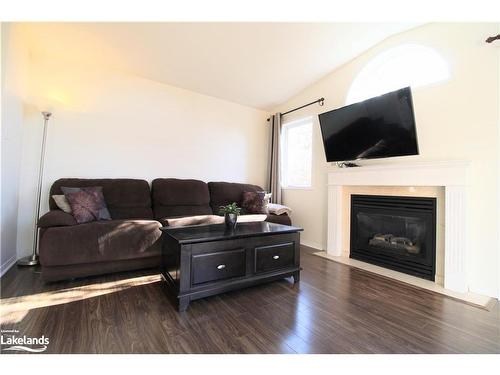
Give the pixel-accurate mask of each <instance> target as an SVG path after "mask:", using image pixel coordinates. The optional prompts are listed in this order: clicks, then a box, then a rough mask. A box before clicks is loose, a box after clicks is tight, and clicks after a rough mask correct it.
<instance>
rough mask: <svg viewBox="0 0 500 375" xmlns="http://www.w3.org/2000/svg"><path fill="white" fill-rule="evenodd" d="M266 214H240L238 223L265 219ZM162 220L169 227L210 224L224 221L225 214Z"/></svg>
mask: <svg viewBox="0 0 500 375" xmlns="http://www.w3.org/2000/svg"><path fill="white" fill-rule="evenodd" d="M266 218H267V216H266V215H260V214H259V215H240V216H238V220H237V222H238V223H249V222H253V221H264V220H266ZM162 222H163V223H164V224H165V225H166V226H168V227H183V226H186V225H210V224H222V223H224V216H218V215H197V216H186V217H179V218H173V219H163V220H162Z"/></svg>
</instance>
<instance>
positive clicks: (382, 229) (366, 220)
mask: <svg viewBox="0 0 500 375" xmlns="http://www.w3.org/2000/svg"><path fill="white" fill-rule="evenodd" d="M350 250H351V252H350V257H351V258H354V259H358V260H362V261H365V262H369V263H373V264H376V265H379V266H382V267H386V268H390V269H394V270H397V271H400V272H405V273H408V274H410V275H415V276H418V277H422V278H425V279H428V280H434V277H435V275H434V273H435V265H436V199H435V198H426V197H393V196H378V195H355V194H353V195H352V196H351V249H350Z"/></svg>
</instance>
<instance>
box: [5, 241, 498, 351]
mask: <svg viewBox="0 0 500 375" xmlns="http://www.w3.org/2000/svg"><path fill="white" fill-rule="evenodd" d="M301 265H302V267H303V271H302V274H301V281H300V283H298V284H297V285H293V283H292V281H291V280H289V279H284V280H280V281H277V282H274V283H270V284H265V285H261V286H257V287H253V288H248V289H244V290H240V291H236V292H231V293H226V294H222V295H219V296H215V297H210V298H206V299H202V300H198V301H194V302H192V303H191V304H190V307H189V309H188V310H187V311H186V312H184V313H178V312H177V311H176V309H175V307H174V306H173V304H172V302H171V298H170V297H169V296H168V294H167V292H166V289H165V287H164V285H163V282H162V281H161V279H160V278H159V276H158V274H157V273H156V272H154V271H151V270H150V271H141V272H128V273H120V274H114V275H107V276H102V277H93V278H87V279H82V280H73V281H67V282H59V283H52V284H44V283H42V282H41V280H40V274H39V270H37V269H33V268H18V267H16V266H14V267H13V268H12V269H11V270H9V271H8V272H7V274H6V275H4V277H2V279H1V287H0V290H1V311H2V313H1V314H2V315H1V316H0V318H1V319H2V324H1V328H2V329H4V330H6V329H16V330H18V331H19V335H27V336H31V337H38V336H41V335H45V337H49V339H50V343H49V345H48V349H47V351H46V353H500V306H499V305H500V304H499V303H498V302H496V304H495V305H494V306H493V308H492V310H490V311H487V310H484V309H480V308H477V307H474V306H470V305H467V304H465V303H463V302H460V301H456V300H453V299H450V298H448V297H445V296H442V295H439V294H434V293H431V292H428V291H424V290H420V289H416V288H414V287H411V286H409V285H406V284H403V283H400V282H397V281H393V280H389V279H386V278H383V277H380V276H377V275H375V274H371V273H369V272H366V271H362V270H358V269H355V268H351V267H349V266H346V265H343V264H339V263H335V262H332V261H328V260H326V259H323V258H320V257H317V256H315V255H312V252H311V251H310V250H309V249H307V248H303V253H302V259H301Z"/></svg>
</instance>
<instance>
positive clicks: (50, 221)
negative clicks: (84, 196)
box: [37, 210, 78, 228]
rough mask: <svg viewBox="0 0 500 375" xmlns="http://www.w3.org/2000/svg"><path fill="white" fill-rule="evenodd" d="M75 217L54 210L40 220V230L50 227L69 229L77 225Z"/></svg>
mask: <svg viewBox="0 0 500 375" xmlns="http://www.w3.org/2000/svg"><path fill="white" fill-rule="evenodd" d="M77 224H78V223H77V222H76V220H75V218H74V217H73V215H71V214H68V213H66V212H64V211H62V210H52V211H49V212H47V213H46V214H45V215H43V216H42V217H41V218H40V219H38V224H37V225H38V227H39V228H49V227H67V226H71V225H77Z"/></svg>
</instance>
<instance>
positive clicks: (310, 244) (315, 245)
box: [300, 239, 324, 251]
mask: <svg viewBox="0 0 500 375" xmlns="http://www.w3.org/2000/svg"><path fill="white" fill-rule="evenodd" d="M300 244H301V245H304V246H307V247H312V248H313V249H317V250H320V251H323V250H324V246H322V245H321V244H319V243H316V242H311V241H304V240H303V239H301V240H300Z"/></svg>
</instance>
